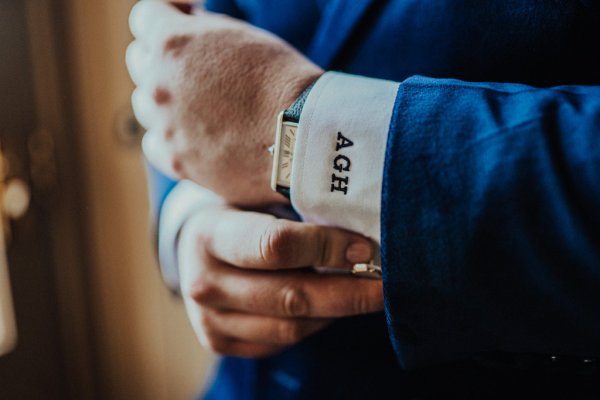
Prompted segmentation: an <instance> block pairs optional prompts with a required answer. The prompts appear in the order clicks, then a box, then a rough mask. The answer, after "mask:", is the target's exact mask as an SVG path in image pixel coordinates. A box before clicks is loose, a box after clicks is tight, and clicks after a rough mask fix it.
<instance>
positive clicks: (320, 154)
mask: <svg viewBox="0 0 600 400" xmlns="http://www.w3.org/2000/svg"><path fill="white" fill-rule="evenodd" d="M398 85H399V84H398V83H395V82H389V81H383V80H377V79H371V78H364V77H358V76H353V75H347V74H341V73H336V72H328V73H326V74H325V75H323V76H322V77H321V78H320V79H319V81H318V82H317V83H316V85H315V86H314V87H313V89H312V90H311V92H310V94H309V96H308V99H307V101H306V104H305V105H304V109H303V111H302V115H301V117H300V126H299V129H298V133H297V138H296V147H295V151H294V162H293V167H292V187H291V194H292V199H291V200H292V204H293V206H294V208H295V209H296V211H298V212H299V214H300V215H301V216H302V217H303V219H304V220H305V221H308V222H314V223H319V224H326V225H334V226H339V227H342V228H346V229H350V230H352V231H355V232H359V233H362V234H363V235H365V236H368V237H370V238H372V239H373V240H375V241H376V242H377V243H378V244H379V239H380V232H379V230H380V208H381V204H380V203H381V183H382V179H383V163H384V158H385V147H386V140H387V134H388V130H389V125H390V120H391V117H392V109H393V105H394V101H395V97H396V92H397V90H398ZM338 132H342V134H343V135H344V137H346V138H348V139H350V140H352V142H353V143H354V144H353V145H352V146H349V147H345V148H342V149H340V151H336V143H337V133H338ZM338 155H342V156H344V157H348V159H349V160H350V161H351V165H350V167H349V168H350V171H342V172H343V173H340V172H339V171H335V170H334V169H333V162H334V160H335V158H336V157H337V156H338ZM268 156H269V155H268V154H266V153H265V157H268ZM342 166H345V165H342ZM333 174H335V175H336V176H338V177H348V185H347V187H348V191H347V194H346V195H343V194H342V193H341V192H338V191H334V192H331V183H332V175H333ZM213 196H215V195H214V194H213V193H211V192H210V191H208V190H206V189H204V188H202V187H200V186H198V185H196V184H194V183H192V182H188V181H183V182H180V183H179V184H178V185H177V186H176V187H175V188H174V189H173V191H172V192H171V193H169V195H168V196H167V199H166V200H165V202H164V204H163V206H162V208H161V213H160V220H159V224H158V228H159V235H158V240H159V243H158V253H159V259H160V264H161V271H162V274H163V278H164V280H165V282H166V283H167V285H169V287H171V288H173V289H178V288H179V271H178V267H177V252H176V246H177V239H178V236H179V231H180V230H181V227H182V226H183V224H184V223H185V221H186V220H187V218H189V217H190V216H191V215H192V214H193V213H194V212H195V211H196V210H198V209H200V208H201V207H202V206H203V205H204V204H206V201H207V200H209V199H214V197H213Z"/></svg>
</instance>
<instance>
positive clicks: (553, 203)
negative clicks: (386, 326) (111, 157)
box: [382, 77, 600, 367]
mask: <svg viewBox="0 0 600 400" xmlns="http://www.w3.org/2000/svg"><path fill="white" fill-rule="evenodd" d="M382 224H383V229H382V232H383V237H382V251H383V254H382V258H383V260H384V261H383V263H384V266H385V267H386V268H385V269H384V271H385V280H384V282H385V289H386V294H387V295H386V311H387V315H388V321H389V323H390V328H391V329H390V332H392V338H393V342H394V344H395V347H396V350H397V354H398V356H399V359H400V361H401V362H402V363H403V364H404V365H405V366H408V367H414V366H419V365H430V364H431V363H434V362H440V361H448V360H454V359H458V358H464V357H466V356H471V355H473V354H476V353H481V352H491V351H504V352H514V353H518V352H534V353H548V354H571V355H580V356H584V357H586V356H587V357H589V356H598V355H600V341H599V340H598V339H599V334H600V312H598V305H600V290H598V289H599V287H600V86H571V87H569V86H562V87H553V88H551V89H537V90H536V89H533V88H532V87H530V86H525V85H517V84H498V83H467V82H462V81H456V80H441V79H430V78H422V77H414V78H410V79H408V80H406V81H404V82H403V83H402V85H401V87H400V90H399V93H398V98H397V102H396V105H395V113H394V118H393V121H392V127H391V130H390V135H389V142H388V146H387V156H386V166H385V177H384V186H383V203H382ZM398 260H402V262H401V263H400V262H398Z"/></svg>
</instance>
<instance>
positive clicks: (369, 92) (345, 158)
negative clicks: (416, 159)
mask: <svg viewBox="0 0 600 400" xmlns="http://www.w3.org/2000/svg"><path fill="white" fill-rule="evenodd" d="M397 91H398V83H396V82H391V81H385V80H378V79H372V78H365V77H360V76H355V75H348V74H343V73H337V72H328V73H325V74H324V75H323V76H322V77H321V78H320V79H319V80H318V81H317V83H316V84H315V86H314V87H313V88H312V90H311V92H310V94H309V96H308V98H307V100H306V103H305V105H304V108H303V111H302V114H301V117H300V124H299V128H298V133H297V138H296V145H295V149H294V161H293V164H292V178H291V201H292V204H293V206H294V208H295V209H296V211H297V212H298V213H299V214H300V215H301V216H302V218H303V220H305V221H307V222H314V223H319V224H324V225H334V226H338V227H342V228H346V229H350V230H353V231H355V232H359V233H362V234H364V235H365V236H368V237H370V238H372V239H373V240H375V241H376V242H377V243H379V238H380V232H379V231H380V217H379V215H380V204H381V183H382V179H383V164H384V159H385V147H386V141H387V135H388V131H389V126H390V120H391V117H392V110H393V105H394V100H395V98H396V92H397Z"/></svg>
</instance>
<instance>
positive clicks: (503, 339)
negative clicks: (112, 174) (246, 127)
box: [158, 0, 600, 399]
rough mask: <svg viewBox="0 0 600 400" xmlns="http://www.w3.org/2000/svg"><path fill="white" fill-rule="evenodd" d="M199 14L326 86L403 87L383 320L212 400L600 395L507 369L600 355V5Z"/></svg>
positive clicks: (260, 367) (261, 363) (230, 9)
mask: <svg viewBox="0 0 600 400" xmlns="http://www.w3.org/2000/svg"><path fill="white" fill-rule="evenodd" d="M206 6H207V8H209V9H212V10H215V11H219V12H225V13H229V14H232V15H234V16H237V17H239V18H245V19H247V20H248V21H249V22H251V23H253V24H255V25H258V26H260V27H263V28H265V29H269V30H271V31H273V32H275V33H276V34H277V35H279V36H281V37H283V38H284V39H286V40H288V41H289V42H290V43H291V44H292V45H294V46H296V47H297V48H298V49H299V50H301V51H303V52H305V53H307V54H309V55H310V57H312V59H313V60H314V61H316V62H317V63H319V64H320V65H321V66H323V67H324V68H326V69H337V70H342V71H345V72H348V73H355V74H361V75H366V76H372V77H379V78H387V79H392V80H397V81H403V83H402V85H401V87H400V90H399V93H398V98H397V101H396V104H395V106H394V107H395V108H394V109H395V112H394V117H393V123H392V125H391V127H390V134H389V143H388V147H387V156H386V167H385V176H384V190H383V199H382V256H383V263H384V286H385V301H386V314H385V316H384V315H383V314H378V315H372V316H366V317H359V318H350V319H347V320H342V321H340V322H338V323H336V324H335V325H334V326H332V327H331V328H329V329H328V330H326V331H324V332H321V333H319V334H317V335H315V336H313V337H311V338H309V339H308V340H306V341H304V342H303V343H301V344H299V345H298V346H296V347H294V348H292V349H289V350H287V351H285V352H283V353H282V354H280V355H277V356H275V357H271V358H268V359H262V360H244V359H236V358H224V359H223V361H222V363H221V364H220V367H219V370H218V372H217V374H216V375H215V380H214V382H213V383H212V385H211V386H210V388H209V389H208V391H207V392H206V398H208V399H246V398H249V399H255V398H256V399H319V398H328V399H338V398H340V399H355V398H356V399H358V398H394V399H399V398H442V396H445V397H457V396H460V397H461V398H492V397H497V398H502V397H505V398H506V397H508V398H513V397H517V396H520V397H522V396H529V397H531V398H539V397H540V396H546V397H563V398H579V396H580V395H581V396H583V397H585V396H589V397H590V398H594V395H590V393H595V394H596V395H598V391H599V390H600V389H598V386H597V383H593V382H596V380H597V375H589V374H588V375H585V376H583V375H580V374H572V373H570V372H569V373H565V372H561V371H560V369H557V368H555V367H552V368H554V369H551V372H550V374H548V373H545V372H540V371H542V370H543V368H541V367H543V365H541V364H540V363H539V362H538V361H535V362H534V361H531V359H529V358H527V357H520V358H519V359H518V360H517V361H516V362H508V363H507V362H505V361H506V360H507V358H506V357H508V356H505V354H513V353H558V354H563V353H564V354H569V355H586V356H600V349H599V341H598V340H597V338H598V336H600V313H598V312H597V310H598V305H599V304H600V291H599V290H598V287H599V286H600V267H599V265H600V258H599V251H600V250H599V249H600V234H599V231H598V229H599V227H600V214H599V211H598V209H599V207H598V206H599V204H600V191H599V190H600V189H599V188H600V182H599V180H600V177H599V175H598V174H599V173H600V172H599V171H600V169H599V168H600V162H599V159H600V158H599V154H600V139H599V135H600V133H599V131H600V114H599V110H600V100H599V99H600V94H599V89H598V85H600V64H599V62H598V61H597V60H596V59H597V57H595V56H596V53H597V52H598V39H599V38H600V5H599V3H598V2H596V1H539V0H506V1H493V0H481V1H469V0H440V1H423V0H388V1H385V0H372V1H366V0H346V1H342V0H304V1H291V0H278V1H276V0H273V1H260V0H254V1H253V0H237V1H236V0H208V2H207V5H206ZM415 75H425V76H427V78H425V77H418V76H415ZM458 79H460V80H458ZM477 82H502V83H477ZM560 85H575V86H568V87H567V86H563V87H558V86H560ZM536 87H538V88H540V87H548V89H545V90H537V89H536ZM158 198H164V196H163V195H161V196H158ZM388 330H389V333H390V337H388ZM390 338H391V340H390ZM594 339H596V340H594ZM392 344H393V347H392ZM487 353H493V354H495V355H496V354H500V355H499V356H496V357H495V358H493V357H492V358H485V357H484V358H482V357H481V354H484V355H485V354H487ZM497 360H501V361H502V362H500V363H499V364H498V363H497V362H496V361H497ZM509 361H510V360H509ZM574 362H578V361H574ZM542 364H543V363H542ZM507 365H508V367H507ZM415 368H416V369H415ZM590 376H591V377H592V378H590V379H592V380H591V381H590V379H588V378H587V377H590ZM594 379H596V380H594ZM591 382H592V383H591ZM519 387H522V388H520V389H518V391H517V388H519Z"/></svg>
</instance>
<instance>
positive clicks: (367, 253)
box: [346, 242, 371, 263]
mask: <svg viewBox="0 0 600 400" xmlns="http://www.w3.org/2000/svg"><path fill="white" fill-rule="evenodd" d="M346 259H347V260H348V261H350V262H351V263H362V262H367V261H369V260H370V259H371V245H370V244H367V243H362V242H359V243H353V244H351V245H350V246H348V249H346Z"/></svg>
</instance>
